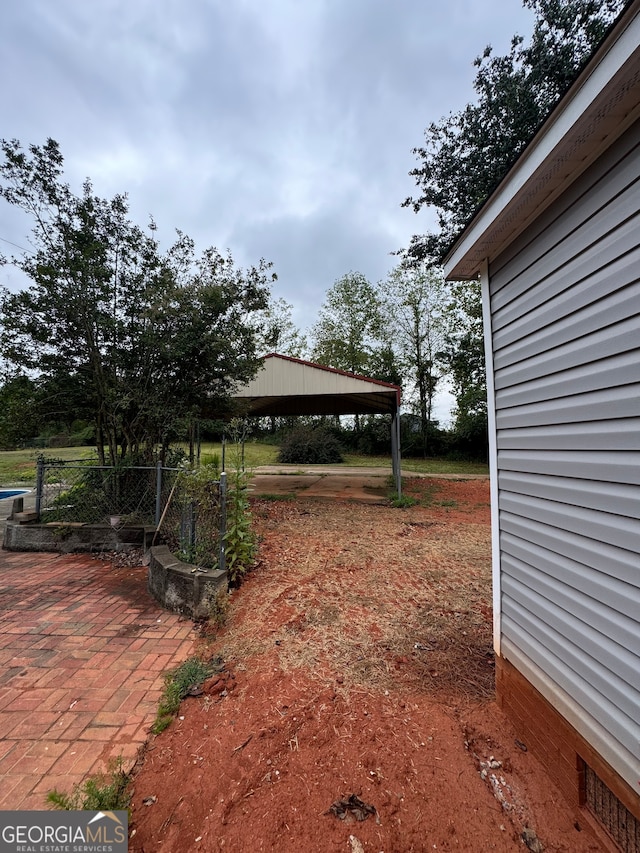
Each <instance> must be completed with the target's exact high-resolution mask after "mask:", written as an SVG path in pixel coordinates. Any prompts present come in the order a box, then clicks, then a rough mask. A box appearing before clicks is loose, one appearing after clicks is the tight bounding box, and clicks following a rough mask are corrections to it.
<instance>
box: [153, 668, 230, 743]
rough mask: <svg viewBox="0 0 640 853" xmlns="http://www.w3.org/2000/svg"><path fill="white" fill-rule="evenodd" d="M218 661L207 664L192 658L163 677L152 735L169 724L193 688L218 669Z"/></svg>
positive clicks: (161, 730)
mask: <svg viewBox="0 0 640 853" xmlns="http://www.w3.org/2000/svg"><path fill="white" fill-rule="evenodd" d="M220 664H221V661H220V660H217V661H212V662H210V663H207V662H206V661H203V660H202V659H201V658H198V657H192V658H189V659H188V660H186V661H185V662H184V663H181V664H180V666H179V667H177V668H176V669H174V670H171V672H168V673H167V674H166V675H165V677H164V692H163V694H162V698H161V699H160V704H159V705H158V713H157V715H156V719H155V721H154V723H153V725H152V727H151V731H152V732H153V733H154V734H160V732H163V731H164V730H165V729H166V728H167V726H168V725H169V724H170V723H171V721H172V720H173V718H174V717H175V715H176V714H177V713H178V709H179V708H180V702H181V701H182V700H183V699H184V697H185V696H187V695H188V694H189V692H190V691H191V690H192V689H193V688H194V687H198V686H200V685H201V684H202V682H203V681H206V679H207V678H210V677H211V676H212V675H213V673H214V672H215V671H216V669H219V667H220Z"/></svg>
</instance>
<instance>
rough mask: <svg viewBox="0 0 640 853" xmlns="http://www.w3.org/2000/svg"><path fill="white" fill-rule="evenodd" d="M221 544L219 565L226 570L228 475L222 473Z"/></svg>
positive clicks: (220, 487)
mask: <svg viewBox="0 0 640 853" xmlns="http://www.w3.org/2000/svg"><path fill="white" fill-rule="evenodd" d="M219 489H220V545H219V548H218V567H219V568H220V569H222V571H223V572H224V571H225V569H226V567H227V561H226V555H225V546H226V542H225V538H224V537H225V536H226V534H227V475H226V473H225V472H224V471H223V472H222V474H220V486H219Z"/></svg>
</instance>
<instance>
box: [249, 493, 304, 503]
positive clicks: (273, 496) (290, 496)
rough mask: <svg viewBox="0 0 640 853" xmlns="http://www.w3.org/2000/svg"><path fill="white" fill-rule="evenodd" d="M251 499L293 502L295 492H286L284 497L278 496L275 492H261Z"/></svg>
mask: <svg viewBox="0 0 640 853" xmlns="http://www.w3.org/2000/svg"><path fill="white" fill-rule="evenodd" d="M253 497H255V498H259V499H260V500H261V501H274V502H275V501H295V499H296V494H295V492H287V493H286V494H285V495H278V494H276V493H275V492H263V493H261V494H259V495H254V496H253Z"/></svg>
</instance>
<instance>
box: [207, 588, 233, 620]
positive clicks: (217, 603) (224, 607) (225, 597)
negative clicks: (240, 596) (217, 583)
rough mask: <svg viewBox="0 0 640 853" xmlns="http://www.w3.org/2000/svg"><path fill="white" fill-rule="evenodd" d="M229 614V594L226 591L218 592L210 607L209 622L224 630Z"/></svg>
mask: <svg viewBox="0 0 640 853" xmlns="http://www.w3.org/2000/svg"><path fill="white" fill-rule="evenodd" d="M228 614H229V593H228V592H227V590H226V589H220V590H218V593H217V595H216V597H215V598H214V599H213V601H212V602H211V604H210V605H209V622H212V623H213V624H214V625H215V626H216V628H222V627H223V626H224V625H225V623H226V621H227V616H228Z"/></svg>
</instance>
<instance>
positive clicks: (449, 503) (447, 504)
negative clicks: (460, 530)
mask: <svg viewBox="0 0 640 853" xmlns="http://www.w3.org/2000/svg"><path fill="white" fill-rule="evenodd" d="M438 506H444V507H454V506H458V501H454V500H446V501H438Z"/></svg>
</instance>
